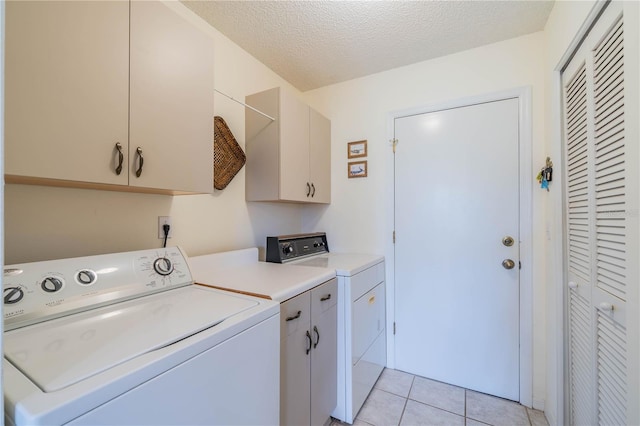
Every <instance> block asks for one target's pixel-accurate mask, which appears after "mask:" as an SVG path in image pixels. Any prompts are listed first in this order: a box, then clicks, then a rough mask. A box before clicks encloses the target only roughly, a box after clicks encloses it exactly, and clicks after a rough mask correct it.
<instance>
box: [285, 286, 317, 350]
mask: <svg viewBox="0 0 640 426" xmlns="http://www.w3.org/2000/svg"><path fill="white" fill-rule="evenodd" d="M310 303H311V292H310V291H307V292H305V293H302V294H301V295H299V296H296V297H294V298H292V299H289V300H287V301H286V302H283V303H282V304H281V305H280V338H281V339H284V338H285V337H287V336H290V335H291V334H293V333H295V332H297V331H299V330H308V329H309V322H310V321H311V312H310V309H309V306H310Z"/></svg>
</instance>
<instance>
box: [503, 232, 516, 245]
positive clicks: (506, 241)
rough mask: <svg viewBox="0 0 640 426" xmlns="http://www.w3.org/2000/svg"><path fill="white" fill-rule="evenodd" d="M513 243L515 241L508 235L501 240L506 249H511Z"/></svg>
mask: <svg viewBox="0 0 640 426" xmlns="http://www.w3.org/2000/svg"><path fill="white" fill-rule="evenodd" d="M514 242H515V241H514V239H513V237H510V236H508V235H507V236H506V237H504V238H503V239H502V244H504V245H505V246H507V247H511V246H512V245H513V243H514Z"/></svg>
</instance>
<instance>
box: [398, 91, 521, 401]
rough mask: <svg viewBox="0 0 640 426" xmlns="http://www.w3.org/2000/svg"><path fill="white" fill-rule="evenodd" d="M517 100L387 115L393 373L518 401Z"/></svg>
mask: <svg viewBox="0 0 640 426" xmlns="http://www.w3.org/2000/svg"><path fill="white" fill-rule="evenodd" d="M518 104H519V102H518V99H516V98H514V99H505V100H499V101H494V102H487V103H482V104H477V105H471V106H466V107H460V108H454V109H448V110H444V111H438V112H431V113H426V114H419V115H413V116H408V117H402V118H398V119H396V120H395V138H396V139H397V140H398V147H397V150H396V154H395V230H396V245H395V265H396V266H395V271H396V272H395V273H396V277H395V283H396V290H395V291H396V294H395V322H396V336H395V357H396V368H398V369H400V370H404V371H408V372H411V373H414V374H419V375H421V376H425V377H429V378H432V379H435V380H439V381H443V382H446V383H451V384H454V385H458V386H462V387H465V388H470V389H474V390H477V391H480V392H484V393H489V394H492V395H497V396H500V397H504V398H508V399H511V400H516V401H518V400H519V398H520V394H519V266H518V265H519V235H518V232H519V168H518V167H519V166H518V164H519V155H518V146H519V128H518V116H519V113H518ZM507 236H510V237H512V238H513V240H514V243H513V245H512V246H506V245H505V244H503V241H502V240H503V238H504V237H507ZM505 259H511V260H512V261H513V262H514V265H515V266H514V267H513V268H512V269H506V268H505V267H504V266H503V260H505Z"/></svg>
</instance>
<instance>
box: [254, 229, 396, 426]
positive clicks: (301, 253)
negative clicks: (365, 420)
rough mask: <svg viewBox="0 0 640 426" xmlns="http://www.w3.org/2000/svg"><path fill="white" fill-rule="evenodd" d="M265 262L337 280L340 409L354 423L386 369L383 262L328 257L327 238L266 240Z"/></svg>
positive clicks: (341, 415)
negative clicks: (330, 273)
mask: <svg viewBox="0 0 640 426" xmlns="http://www.w3.org/2000/svg"><path fill="white" fill-rule="evenodd" d="M266 251H267V253H266V260H267V262H275V263H286V264H288V265H296V266H312V267H323V268H329V269H333V270H335V271H336V277H337V278H338V391H337V392H338V403H337V406H336V409H335V410H334V411H333V413H332V416H333V417H335V418H337V419H339V420H341V421H343V422H346V423H353V421H354V420H355V418H356V416H357V415H358V411H360V409H361V408H362V405H363V404H364V401H365V400H366V399H367V396H369V393H370V392H371V390H372V389H373V387H374V385H375V383H376V381H377V380H378V377H379V376H380V374H381V373H382V370H383V369H384V367H385V366H386V364H387V352H386V323H385V322H386V301H385V292H386V289H385V281H384V280H385V269H384V257H383V256H379V255H375V254H354V253H334V252H329V245H328V243H327V236H326V234H325V233H323V232H321V233H312V234H296V235H285V236H279V237H267V250H266Z"/></svg>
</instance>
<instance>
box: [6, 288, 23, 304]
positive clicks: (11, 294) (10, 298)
mask: <svg viewBox="0 0 640 426" xmlns="http://www.w3.org/2000/svg"><path fill="white" fill-rule="evenodd" d="M3 297H4V304H5V305H12V304H14V303H18V302H19V301H21V300H22V298H23V297H24V290H22V289H21V288H20V287H7V288H5V289H4V295H3Z"/></svg>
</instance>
